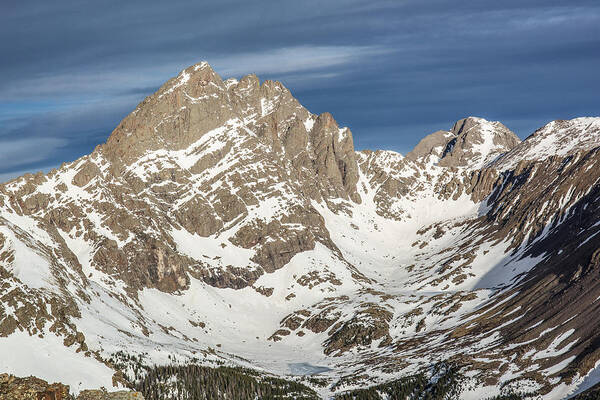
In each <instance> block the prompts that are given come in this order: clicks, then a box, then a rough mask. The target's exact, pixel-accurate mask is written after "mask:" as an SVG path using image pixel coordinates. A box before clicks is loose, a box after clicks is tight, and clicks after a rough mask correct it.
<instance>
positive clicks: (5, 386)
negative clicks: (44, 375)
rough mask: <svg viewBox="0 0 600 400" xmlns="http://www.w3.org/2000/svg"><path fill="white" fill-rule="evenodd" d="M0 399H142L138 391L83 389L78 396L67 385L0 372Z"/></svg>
mask: <svg viewBox="0 0 600 400" xmlns="http://www.w3.org/2000/svg"><path fill="white" fill-rule="evenodd" d="M0 400H144V396H142V394H141V393H139V392H130V391H119V392H107V391H106V390H84V391H82V392H81V393H80V394H79V395H78V396H72V395H71V394H70V393H69V386H66V385H63V384H61V383H52V384H49V383H48V382H46V381H44V380H43V379H39V378H36V377H33V376H30V377H28V378H18V377H16V376H13V375H9V374H0Z"/></svg>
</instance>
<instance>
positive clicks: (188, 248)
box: [0, 63, 600, 398]
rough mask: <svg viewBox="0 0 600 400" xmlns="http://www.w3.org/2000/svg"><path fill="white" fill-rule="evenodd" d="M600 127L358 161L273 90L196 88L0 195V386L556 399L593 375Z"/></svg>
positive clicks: (210, 74)
mask: <svg viewBox="0 0 600 400" xmlns="http://www.w3.org/2000/svg"><path fill="white" fill-rule="evenodd" d="M599 121H600V118H582V119H575V120H572V121H555V122H553V123H550V124H548V125H546V126H545V127H544V128H542V129H540V130H538V131H536V132H535V133H534V134H533V135H532V136H531V137H529V138H528V139H526V140H525V141H523V142H520V141H519V139H518V138H517V137H516V136H515V135H514V134H513V133H512V132H510V131H509V130H508V129H507V128H506V127H505V126H504V125H502V124H501V123H499V122H489V121H485V120H483V119H481V118H475V117H469V118H466V119H462V120H459V121H458V122H457V123H456V124H454V126H453V127H452V129H450V130H449V131H438V132H435V133H433V134H431V135H429V136H427V137H425V138H424V139H423V140H422V141H421V142H420V143H419V144H418V145H417V146H416V147H415V149H414V150H413V151H411V152H410V153H408V154H407V155H406V157H403V156H402V155H400V154H398V153H395V152H391V151H375V152H371V151H355V149H354V145H353V140H352V133H351V132H350V130H349V129H348V128H340V127H339V126H338V125H337V123H336V121H335V120H334V118H333V116H332V115H331V114H329V113H324V114H321V115H314V114H311V113H310V112H309V111H308V110H306V109H305V108H304V107H303V106H302V105H300V104H299V103H298V101H297V100H296V99H295V98H294V97H293V96H292V94H291V93H290V92H289V90H287V89H286V88H285V87H284V86H283V85H282V84H281V83H279V82H272V81H265V82H262V83H261V82H260V81H259V79H258V78H257V77H256V76H255V75H248V76H245V77H243V78H242V79H240V80H239V81H238V80H236V79H227V80H223V79H221V77H219V76H218V75H217V74H216V73H215V72H214V71H213V70H212V69H211V68H210V66H209V65H208V64H206V63H200V64H197V65H195V66H192V67H189V68H187V69H185V70H184V71H182V72H181V73H180V74H179V75H178V76H177V77H175V78H173V79H171V80H169V81H168V82H167V83H165V84H164V85H163V86H162V87H161V88H160V89H159V90H158V91H157V92H156V93H154V94H153V95H151V96H149V97H148V98H146V99H145V100H144V101H143V102H142V103H140V104H139V105H138V107H137V108H136V109H135V110H134V111H133V112H132V113H131V114H130V115H129V116H127V117H126V118H125V119H124V120H123V121H122V122H121V123H120V124H119V125H118V126H117V128H116V129H115V130H114V131H113V133H112V134H111V135H110V137H109V139H108V141H107V142H106V143H105V144H103V145H100V146H98V147H97V148H96V149H95V151H94V152H93V153H92V154H90V155H88V156H85V157H82V158H81V159H79V160H76V161H74V162H72V163H67V164H64V165H63V166H62V167H61V168H59V169H57V170H53V171H51V172H50V173H48V174H46V175H44V174H41V173H38V174H35V175H32V174H28V175H25V176H23V177H21V178H18V179H15V180H13V181H11V182H8V183H5V184H2V185H0V369H6V370H7V371H8V372H13V373H14V372H15V371H13V370H12V369H11V368H14V369H15V370H16V369H17V368H18V367H19V366H20V365H21V364H19V362H20V360H33V361H31V362H30V364H28V365H33V366H38V367H39V368H40V369H41V370H42V372H43V370H44V369H47V368H50V367H51V366H50V365H49V363H50V361H48V360H53V359H61V360H65V362H64V363H63V364H62V365H61V366H60V368H61V370H60V371H61V373H63V376H65V379H66V380H64V381H65V383H67V384H69V385H71V387H74V386H73V385H79V383H80V382H84V383H86V382H89V383H90V385H87V386H88V387H91V388H94V387H96V388H97V387H100V386H105V387H112V386H113V383H114V384H115V385H121V386H122V385H123V383H124V382H126V381H127V380H129V381H133V380H139V379H140V375H139V374H141V373H143V371H145V369H144V366H148V365H151V364H155V363H169V362H171V361H173V360H177V362H186V361H190V362H192V361H193V362H201V363H205V364H212V363H217V364H218V363H222V362H223V361H227V362H232V363H239V362H241V361H240V360H246V361H244V363H252V364H253V365H256V366H259V367H261V368H266V369H268V370H269V371H271V372H273V373H276V374H288V373H289V372H290V370H291V369H293V368H296V367H293V366H297V365H312V363H314V362H315V360H319V361H318V362H319V363H320V365H322V367H319V368H324V370H327V371H328V372H326V373H325V375H324V376H325V377H326V378H327V379H329V380H330V382H331V383H332V385H330V386H328V387H329V388H331V390H332V391H343V390H344V385H343V384H342V382H346V381H347V377H348V376H352V377H356V379H357V382H360V384H366V383H367V382H373V381H372V379H381V380H385V379H395V378H397V377H398V376H402V375H406V374H407V373H409V371H411V372H412V371H414V370H415V369H418V368H428V366H429V364H428V361H427V360H446V361H448V362H455V363H457V364H458V365H460V366H461V368H462V372H463V373H465V374H466V375H467V376H468V377H469V380H470V382H471V385H470V386H468V387H472V388H477V387H485V390H486V393H489V394H490V395H494V394H499V393H500V390H501V389H502V390H503V391H507V390H508V391H510V390H515V391H530V392H535V393H537V394H540V395H546V396H547V397H548V396H550V397H549V398H560V396H562V395H560V393H563V392H561V391H564V390H571V389H574V388H576V387H577V386H578V385H580V384H581V382H582V381H583V379H584V377H585V376H586V375H587V374H588V373H589V372H590V371H592V370H593V369H594V368H595V366H596V363H597V361H598V360H599V359H600V348H599V345H598V344H599V343H600V333H598V332H597V330H595V329H593V327H594V326H596V325H595V321H597V316H598V315H599V314H598V313H597V303H596V299H597V298H598V297H599V296H600V286H598V284H597V283H598V282H597V279H596V277H597V276H598V271H597V269H598V268H597V267H598V251H599V250H598V249H600V242H599V240H600V239H599V238H600V236H597V234H598V233H599V230H600V225H599V221H600V211H599V208H598V207H599V206H598V205H599V204H600V202H599V201H598V200H600V192H599V190H600V189H599V182H600V175H599V174H600V140H598V139H599V137H598V136H600V122H599ZM566 304H568V305H569V306H565V305H566ZM23 343H28V345H27V346H24V345H22V344H23ZM40 346H41V347H43V348H44V349H45V352H46V353H44V354H43V355H42V354H41V353H40V352H37V351H35V349H36V348H39V347H40ZM13 347H14V348H16V349H18V350H16V352H13V351H12V348H13ZM9 348H10V349H11V351H10V352H7V351H6V349H9ZM32 349H33V350H32ZM15 354H16V355H17V356H18V357H16V356H15ZM9 357H13V358H9ZM15 357H16V358H15ZM4 359H7V360H9V361H8V362H7V363H6V364H3V360H4ZM173 362H175V361H173ZM307 363H308V364H307ZM54 365H55V364H52V368H55V367H54ZM245 365H248V364H245ZM32 368H33V367H32ZM311 368H312V367H311ZM88 371H89V372H88ZM319 371H320V370H319ZM42 372H39V373H38V372H37V371H31V374H34V375H35V374H36V373H37V374H38V375H42ZM115 372H116V374H115ZM73 376H78V377H79V378H78V379H77V380H75V379H74V378H69V377H73ZM115 376H119V377H120V378H119V379H116V378H115V379H113V378H114V377H115ZM374 377H377V378H374ZM69 379H73V381H69ZM333 383H335V384H333ZM84 386H86V385H84ZM77 387H79V386H77ZM565 388H567V389H565ZM328 390H329V389H328ZM466 390H470V389H466ZM321 391H322V392H323V393H325V391H324V390H321ZM84 394H85V396H100V395H104V394H102V393H101V392H97V391H90V392H85V393H83V392H82V394H81V395H84ZM323 395H324V396H326V395H329V394H323ZM470 395H471V396H475V397H476V396H477V395H475V394H470ZM126 396H130V395H129V394H126ZM464 396H469V394H467V393H465V394H464ZM91 398H94V397H91Z"/></svg>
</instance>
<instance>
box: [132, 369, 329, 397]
mask: <svg viewBox="0 0 600 400" xmlns="http://www.w3.org/2000/svg"><path fill="white" fill-rule="evenodd" d="M135 389H136V390H137V391H139V392H142V394H143V395H144V398H145V399H146V400H214V399H227V400H247V399H306V400H313V399H318V398H319V397H318V396H317V394H316V392H315V391H313V390H312V389H311V388H309V387H308V386H305V385H303V384H301V383H298V382H295V381H289V380H285V379H281V378H275V377H270V376H262V375H259V374H258V373H256V372H255V371H252V370H248V369H244V368H239V367H235V368H233V367H218V368H211V367H203V366H199V365H185V366H178V365H169V366H158V367H154V368H151V369H149V370H147V371H146V375H145V377H144V378H143V379H141V380H139V381H138V382H136V383H135Z"/></svg>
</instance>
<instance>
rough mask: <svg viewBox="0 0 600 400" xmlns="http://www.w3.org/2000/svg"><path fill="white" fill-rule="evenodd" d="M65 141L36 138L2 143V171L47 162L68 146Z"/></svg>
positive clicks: (0, 147)
mask: <svg viewBox="0 0 600 400" xmlns="http://www.w3.org/2000/svg"><path fill="white" fill-rule="evenodd" d="M66 144H67V142H66V141H65V140H64V139H59V138H36V139H35V140H31V139H16V140H15V139H12V140H3V141H0V171H7V170H10V169H15V168H18V167H19V166H23V165H27V164H33V163H36V162H39V161H42V160H45V159H46V158H47V157H48V156H50V155H51V154H53V153H54V152H55V151H56V150H58V149H59V148H60V147H63V146H64V145H66Z"/></svg>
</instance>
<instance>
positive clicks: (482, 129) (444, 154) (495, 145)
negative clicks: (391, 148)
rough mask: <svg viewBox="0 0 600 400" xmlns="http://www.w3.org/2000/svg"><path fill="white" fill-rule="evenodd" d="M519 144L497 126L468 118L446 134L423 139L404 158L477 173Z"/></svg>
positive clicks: (482, 120)
mask: <svg viewBox="0 0 600 400" xmlns="http://www.w3.org/2000/svg"><path fill="white" fill-rule="evenodd" d="M520 142H521V140H520V139H519V138H518V137H517V135H515V134H514V133H513V132H511V131H510V130H509V129H508V128H507V127H506V126H504V125H503V124H502V123H500V122H490V121H486V120H484V119H482V118H476V117H468V118H464V119H461V120H459V121H457V122H456V123H455V124H454V126H453V127H452V130H450V131H437V132H434V133H432V134H431V135H429V136H426V137H425V138H424V139H423V140H421V142H419V144H418V145H417V146H416V147H415V148H414V149H413V150H412V151H411V152H410V153H408V154H407V158H409V159H411V160H415V161H417V160H421V161H425V162H427V161H429V160H432V161H433V162H435V163H436V164H438V165H440V166H444V167H467V168H471V169H480V168H483V167H484V166H487V165H488V164H490V163H491V162H492V161H494V159H495V158H496V157H498V156H500V155H502V154H504V153H506V152H508V151H509V150H511V149H512V148H514V147H515V146H517V145H518V144H519V143H520Z"/></svg>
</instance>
